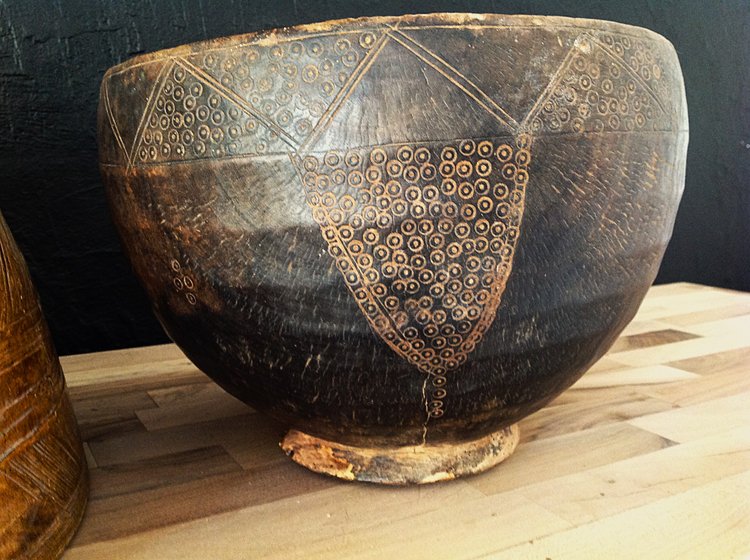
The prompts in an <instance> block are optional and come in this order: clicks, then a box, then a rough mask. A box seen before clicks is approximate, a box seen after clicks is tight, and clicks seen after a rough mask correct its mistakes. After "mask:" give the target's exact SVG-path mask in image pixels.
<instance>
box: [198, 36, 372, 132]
mask: <svg viewBox="0 0 750 560" xmlns="http://www.w3.org/2000/svg"><path fill="white" fill-rule="evenodd" d="M379 36H380V33H379V32H375V31H370V30H364V31H362V32H358V33H346V34H340V35H338V36H336V37H309V38H299V39H295V40H293V41H279V42H275V43H273V44H268V45H264V44H262V43H258V44H255V45H250V46H248V47H245V48H243V49H242V50H241V52H240V51H238V49H223V50H215V51H211V52H209V53H206V54H201V55H194V56H191V57H188V58H187V60H189V61H190V62H192V63H193V64H195V65H196V66H198V67H200V68H201V69H202V70H204V71H205V72H206V73H207V74H209V75H210V76H211V77H212V78H213V79H215V80H216V81H217V82H219V83H220V84H221V85H222V86H223V87H225V88H227V89H229V90H231V91H233V92H235V93H236V94H237V95H238V96H240V97H241V98H242V99H244V100H245V101H246V102H247V104H248V106H250V107H252V108H253V110H254V111H257V112H258V114H260V115H262V116H263V117H264V118H266V119H268V122H271V123H273V124H274V125H276V126H278V127H279V128H280V129H282V130H283V131H284V132H285V133H286V134H288V135H289V136H290V137H291V138H293V139H294V140H296V141H297V142H298V143H300V144H301V143H303V142H304V141H305V140H306V139H307V138H308V136H309V135H310V134H311V132H312V131H313V129H314V128H315V126H316V125H317V123H318V122H319V121H320V119H321V117H322V116H323V114H324V113H325V112H326V110H327V109H328V107H329V106H331V105H332V104H333V102H334V100H335V98H336V95H337V94H338V93H339V91H340V90H341V89H342V88H343V87H344V85H345V84H346V83H347V82H348V80H349V79H350V76H351V75H352V73H354V72H355V70H356V69H357V67H358V66H359V65H360V64H361V62H362V61H363V59H364V58H365V57H366V56H367V54H368V53H369V52H370V51H371V50H373V49H374V48H376V45H377V43H378V38H379Z"/></svg>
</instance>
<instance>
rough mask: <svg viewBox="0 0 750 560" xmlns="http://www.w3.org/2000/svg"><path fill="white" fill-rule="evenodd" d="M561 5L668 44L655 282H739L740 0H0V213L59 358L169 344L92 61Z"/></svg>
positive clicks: (745, 263) (747, 111)
mask: <svg viewBox="0 0 750 560" xmlns="http://www.w3.org/2000/svg"><path fill="white" fill-rule="evenodd" d="M436 11H453V12H462V11H463V12H466V11H469V12H502V13H528V14H540V15H567V16H573V17H590V18H599V19H609V20H614V21H620V22H624V23H630V24H634V25H640V26H643V27H647V28H650V29H652V30H654V31H657V32H658V33H661V34H662V35H664V36H666V37H667V38H668V39H670V40H671V41H672V43H673V44H674V45H675V47H676V49H677V52H678V53H679V55H680V59H681V63H682V67H683V73H684V75H685V82H686V89H687V98H688V105H689V110H690V130H691V140H690V149H689V154H688V171H687V185H686V189H685V195H684V198H683V201H682V205H681V208H680V212H679V214H678V217H677V224H676V227H675V233H674V238H673V240H672V243H671V244H670V246H669V249H668V250H667V255H666V257H665V260H664V264H663V265H662V269H661V272H660V274H659V277H658V279H657V282H671V281H678V280H685V281H691V282H700V283H704V284H711V285H715V286H723V287H729V288H735V289H741V290H750V184H749V183H750V1H748V0H712V1H710V2H709V1H705V0H683V1H679V0H662V1H660V0H629V1H627V2H625V1H618V0H609V1H606V0H527V1H520V0H519V1H503V0H495V1H491V0H485V1H482V0H477V1H470V0H465V1H458V0H453V1H451V0H430V1H422V2H400V1H397V0H380V1H373V0H328V1H325V2H315V1H312V0H277V1H275V2H267V1H262V0H133V1H124V0H0V131H1V133H0V170H1V171H0V173H2V175H0V177H2V182H1V183H0V209H1V210H2V211H3V212H4V214H5V217H6V219H7V221H8V223H9V224H10V226H11V229H12V230H13V232H14V234H15V236H16V240H17V241H18V243H19V245H20V246H21V249H22V250H23V251H24V253H25V255H26V258H27V261H28V263H29V267H30V268H31V272H32V276H33V277H34V280H35V282H36V285H37V288H38V290H39V292H40V295H41V298H42V302H43V305H44V309H45V312H46V314H47V318H48V321H49V324H50V327H51V329H52V331H53V335H54V338H55V341H56V343H57V346H58V349H59V351H60V352H61V353H62V354H67V353H77V352H88V351H96V350H104V349H109V348H121V347H128V346H134V345H143V344H154V343H158V342H163V341H165V340H166V337H165V335H164V334H163V332H162V330H161V328H160V327H159V325H158V324H157V322H156V320H155V319H154V318H153V316H152V314H151V312H150V309H149V305H148V302H147V301H146V299H145V296H144V295H143V293H142V291H141V289H140V287H139V286H138V284H137V283H136V281H135V279H134V277H133V276H132V274H131V272H130V267H129V265H128V263H127V262H126V261H125V259H124V257H123V255H122V252H121V250H120V245H119V241H118V239H117V237H116V234H115V232H114V229H113V227H112V225H111V223H110V219H109V214H108V210H107V207H106V202H105V198H104V191H103V187H102V185H101V181H100V179H99V172H98V167H97V155H96V135H95V122H96V107H97V99H98V88H99V83H100V80H101V76H102V74H103V73H104V71H105V70H106V69H107V68H108V67H109V66H112V65H114V64H116V63H118V62H120V61H122V60H125V59H127V58H128V57H130V56H132V55H135V54H137V53H141V52H148V51H153V50H158V49H161V48H166V47H171V46H176V45H179V44H182V43H186V42H192V41H197V40H201V39H205V38H212V37H219V36H223V35H230V34H235V33H243V32H248V31H254V30H259V29H266V28H269V27H279V26H285V25H294V24H299V23H307V22H314V21H322V20H326V19H333V18H343V17H355V16H362V15H388V14H402V13H410V12H411V13H413V12H436Z"/></svg>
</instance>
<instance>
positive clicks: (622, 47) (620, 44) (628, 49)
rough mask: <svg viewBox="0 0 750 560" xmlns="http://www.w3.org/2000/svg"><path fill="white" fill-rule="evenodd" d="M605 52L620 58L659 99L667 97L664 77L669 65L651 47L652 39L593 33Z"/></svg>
mask: <svg viewBox="0 0 750 560" xmlns="http://www.w3.org/2000/svg"><path fill="white" fill-rule="evenodd" d="M594 37H595V38H596V39H597V40H598V41H599V43H600V44H601V46H602V47H604V48H605V49H606V50H607V52H609V53H610V54H612V55H613V56H614V57H616V58H617V59H619V60H621V61H622V63H623V64H625V65H626V66H627V67H628V68H629V69H630V70H632V71H633V73H634V74H635V75H637V76H638V78H639V79H640V80H642V81H643V83H644V84H645V85H646V86H647V87H648V88H649V89H650V90H651V91H652V92H653V93H654V95H655V96H656V97H657V99H659V101H661V102H662V103H663V102H664V100H665V99H669V91H668V84H669V83H671V82H670V80H667V79H664V78H665V76H664V74H665V72H668V71H669V70H668V68H669V65H667V64H664V61H663V60H661V59H660V57H659V55H658V54H657V50H656V49H653V48H652V47H651V45H652V44H653V42H652V41H649V40H645V39H637V38H635V37H631V36H629V35H623V34H618V33H602V32H598V33H594Z"/></svg>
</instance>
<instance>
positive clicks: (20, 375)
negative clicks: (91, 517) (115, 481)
mask: <svg viewBox="0 0 750 560" xmlns="http://www.w3.org/2000/svg"><path fill="white" fill-rule="evenodd" d="M87 491H88V483H87V470H86V461H85V459H84V455H83V448H82V447H81V442H80V438H79V435H78V426H77V424H76V421H75V417H74V416H73V410H72V408H71V406H70V402H69V401H68V397H67V394H66V392H65V380H64V378H63V374H62V370H61V369H60V363H59V362H58V359H57V354H56V353H55V350H54V347H53V345H52V340H51V338H50V335H49V332H48V330H47V325H46V323H45V321H44V317H43V316H42V311H41V309H40V307H39V301H38V300H37V295H36V291H35V290H34V287H33V285H32V284H31V279H30V278H29V273H28V270H27V268H26V264H25V262H24V260H23V257H22V256H21V253H20V252H19V251H18V247H16V245H15V242H14V241H13V238H12V237H11V234H10V231H9V230H8V227H7V225H6V223H5V221H4V220H3V218H2V216H0V558H3V559H13V560H21V559H23V560H26V559H28V560H48V559H54V558H58V557H59V556H60V555H61V554H62V552H63V549H64V548H65V545H66V544H67V543H68V541H69V540H70V539H71V537H72V536H73V534H74V533H75V531H76V529H77V528H78V524H79V523H80V521H81V517H82V515H83V511H84V508H85V506H86V498H87V493H88V492H87Z"/></svg>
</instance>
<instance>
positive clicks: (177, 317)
mask: <svg viewBox="0 0 750 560" xmlns="http://www.w3.org/2000/svg"><path fill="white" fill-rule="evenodd" d="M99 116H100V119H99V137H100V147H101V168H102V173H103V175H104V178H105V181H106V183H107V186H108V193H109V196H110V200H111V206H112V211H113V215H114V219H115V222H116V224H117V226H118V228H119V231H120V233H121V236H122V239H123V241H124V244H125V246H126V248H127V251H128V253H129V255H130V258H131V261H132V263H133V266H134V268H135V271H136V273H137V275H138V276H139V278H140V279H141V281H142V283H143V285H144V286H145V288H146V290H147V291H148V294H149V296H150V298H151V300H152V302H153V305H154V309H155V312H156V314H157V316H158V317H159V319H160V320H161V322H162V324H163V325H164V328H165V329H166V330H167V332H168V333H169V334H170V336H171V337H172V338H173V339H174V340H175V342H176V343H177V344H178V345H179V346H180V347H181V348H182V349H183V350H184V351H185V352H186V354H187V355H188V356H189V357H190V358H191V359H192V360H193V361H194V362H195V363H196V364H197V365H198V367H200V368H201V369H203V370H204V371H205V372H206V373H208V374H209V375H210V376H211V377H213V378H214V379H215V380H216V381H217V382H218V383H219V384H220V385H221V386H222V387H224V388H225V389H226V390H227V391H229V392H230V393H232V394H233V395H235V396H237V397H238V398H240V399H242V400H243V401H245V402H247V403H249V404H251V405H253V406H254V407H257V408H258V409H259V410H262V411H264V412H266V413H268V414H270V415H272V416H274V417H276V418H278V419H280V420H282V421H284V422H286V423H288V424H289V425H290V426H291V427H293V428H294V430H293V431H292V432H290V434H289V435H288V436H287V438H286V440H285V442H284V447H285V449H286V450H287V452H289V453H290V454H292V455H293V457H294V458H295V459H296V460H298V461H300V462H301V463H303V464H305V465H306V466H308V467H310V468H313V469H314V470H318V471H321V472H326V473H329V474H334V475H336V476H341V477H344V478H351V479H360V480H374V481H378V482H386V483H405V482H428V481H434V480H442V479H447V478H452V477H454V476H457V475H460V474H464V473H469V472H476V471H479V470H482V469H484V468H487V467H488V466H490V465H491V464H494V463H496V462H498V461H500V460H502V459H503V458H505V457H506V456H507V455H509V454H510V453H511V452H512V450H513V447H514V446H515V444H516V442H517V440H518V430H517V428H515V427H513V425H514V423H516V422H517V421H518V420H519V419H520V418H522V417H524V416H526V415H528V414H530V413H532V412H533V411H535V410H537V409H539V408H540V407H542V406H544V404H545V403H547V402H549V400H551V399H552V398H554V397H555V396H556V395H557V394H559V393H560V392H561V391H563V390H564V389H565V388H567V387H568V386H569V385H571V384H572V383H573V382H574V381H575V380H576V379H577V378H578V377H580V375H582V374H583V372H585V371H586V369H587V368H588V367H589V366H590V365H591V364H592V363H594V362H595V361H596V360H597V359H598V358H599V357H600V356H601V355H602V354H603V353H604V352H605V351H606V350H607V348H608V347H609V346H610V344H611V343H612V341H613V340H614V339H615V337H616V336H617V334H618V333H619V332H620V331H621V330H622V328H623V327H624V326H625V325H626V324H627V323H628V321H629V320H630V319H631V318H632V317H633V314H634V313H635V311H636V309H637V307H638V305H639V304H640V301H641V299H642V298H643V296H644V294H645V293H646V290H647V288H648V287H649V285H650V284H651V282H652V281H653V278H654V275H655V274H656V271H657V268H658V266H659V263H660V260H661V257H662V254H663V252H664V248H665V245H666V243H667V241H668V239H669V236H670V234H671V231H672V224H673V220H674V215H675V211H676V208H677V204H678V201H679V198H680V194H681V191H682V186H683V178H684V168H685V151H686V145H687V138H688V133H687V116H686V106H685V97H684V91H683V86H682V79H681V74H680V70H679V65H678V62H677V59H676V56H675V53H674V50H673V48H672V47H671V45H670V44H669V43H668V42H667V41H666V40H664V39H663V38H661V37H660V36H658V35H656V34H654V33H651V32H649V31H646V30H643V29H638V28H634V27H630V26H625V25H620V24H614V23H607V22H597V21H588V20H573V19H566V18H537V17H525V16H500V15H465V14H439V15H423V16H404V17H394V18H365V19H358V20H347V21H338V22H331V23H325V24H319V25H310V26H302V27H298V28H290V29H284V30H278V31H272V32H267V33H258V34H251V35H245V36H239V37H232V38H228V39H220V40H216V41H209V42H205V43H199V44H195V45H189V46H186V47H180V48H177V49H173V50H168V51H163V52H159V53H155V54H151V55H145V56H141V57H138V58H135V59H133V60H131V61H129V62H127V63H125V64H122V65H120V66H118V67H115V68H113V69H111V70H110V71H109V72H108V73H107V75H106V77H105V79H104V82H103V85H102V95H101V104H100V112H99Z"/></svg>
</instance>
